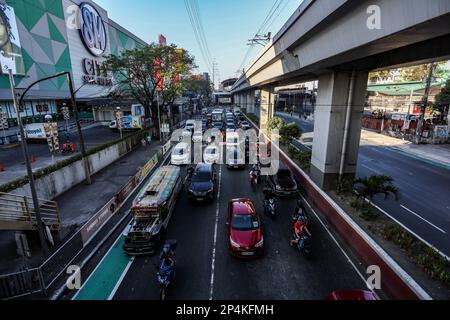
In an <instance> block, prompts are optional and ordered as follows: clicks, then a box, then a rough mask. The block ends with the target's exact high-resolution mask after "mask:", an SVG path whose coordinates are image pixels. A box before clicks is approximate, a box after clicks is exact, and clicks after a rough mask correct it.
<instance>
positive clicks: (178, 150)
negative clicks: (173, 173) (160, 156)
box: [173, 148, 184, 156]
mask: <svg viewBox="0 0 450 320" xmlns="http://www.w3.org/2000/svg"><path fill="white" fill-rule="evenodd" d="M173 154H174V155H176V156H182V155H183V154H184V149H183V148H175V149H174V150H173Z"/></svg>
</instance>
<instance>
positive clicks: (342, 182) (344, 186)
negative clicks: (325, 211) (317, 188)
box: [336, 179, 355, 195]
mask: <svg viewBox="0 0 450 320" xmlns="http://www.w3.org/2000/svg"><path fill="white" fill-rule="evenodd" d="M354 185H355V181H354V180H350V179H339V180H338V182H337V184H336V192H337V194H341V195H343V194H348V193H351V192H353V187H354Z"/></svg>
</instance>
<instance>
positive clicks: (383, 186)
mask: <svg viewBox="0 0 450 320" xmlns="http://www.w3.org/2000/svg"><path fill="white" fill-rule="evenodd" d="M393 181H394V179H392V177H389V176H383V175H380V176H370V177H364V178H359V179H357V180H355V186H357V188H356V189H357V191H358V198H357V200H361V199H368V200H369V201H370V202H372V200H373V198H374V197H375V196H376V195H377V194H384V197H385V199H387V198H388V197H389V195H390V194H392V195H394V196H395V200H398V199H399V190H398V188H396V187H395V186H394V185H393ZM363 204H364V201H363ZM363 209H365V210H364V211H363V214H362V215H363V217H364V218H368V219H370V218H373V217H375V216H374V214H373V213H372V210H371V206H370V204H369V205H368V206H367V207H364V205H363Z"/></svg>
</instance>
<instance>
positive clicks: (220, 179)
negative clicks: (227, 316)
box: [209, 167, 222, 300]
mask: <svg viewBox="0 0 450 320" xmlns="http://www.w3.org/2000/svg"><path fill="white" fill-rule="evenodd" d="M221 183H222V167H220V169H219V186H218V188H217V209H216V222H215V226H214V242H213V252H212V259H211V287H210V291H209V300H212V299H213V295H214V269H215V266H216V245H217V228H218V225H219V212H220V185H221Z"/></svg>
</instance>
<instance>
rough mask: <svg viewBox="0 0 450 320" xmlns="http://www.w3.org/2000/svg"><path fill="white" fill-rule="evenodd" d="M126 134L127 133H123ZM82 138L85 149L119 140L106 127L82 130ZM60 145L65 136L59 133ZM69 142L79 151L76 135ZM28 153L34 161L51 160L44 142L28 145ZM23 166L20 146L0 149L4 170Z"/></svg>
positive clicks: (118, 134) (115, 133)
mask: <svg viewBox="0 0 450 320" xmlns="http://www.w3.org/2000/svg"><path fill="white" fill-rule="evenodd" d="M124 134H127V133H124ZM83 137H84V141H85V145H86V148H87V149H89V148H93V147H95V146H97V145H99V144H102V143H106V142H108V141H112V140H116V139H119V138H120V133H119V132H117V131H113V130H111V129H109V128H108V127H95V128H91V129H86V130H83ZM59 139H60V145H61V146H62V144H63V143H65V142H66V139H65V135H64V134H63V133H61V135H60V138H59ZM71 140H72V142H73V143H75V145H76V148H77V149H76V151H80V147H79V137H78V134H76V133H74V134H72V135H71ZM28 153H29V155H30V157H31V155H35V156H36V159H39V160H43V159H51V154H50V151H49V148H48V145H47V143H46V142H40V143H30V142H29V143H28ZM22 162H23V164H25V161H24V160H23V155H22V149H21V147H20V145H18V146H16V147H13V148H2V149H0V163H1V164H3V166H4V167H5V169H6V170H8V167H11V166H15V165H17V164H18V163H19V164H20V163H22ZM23 170H24V172H25V170H26V168H25V166H24V168H23Z"/></svg>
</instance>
